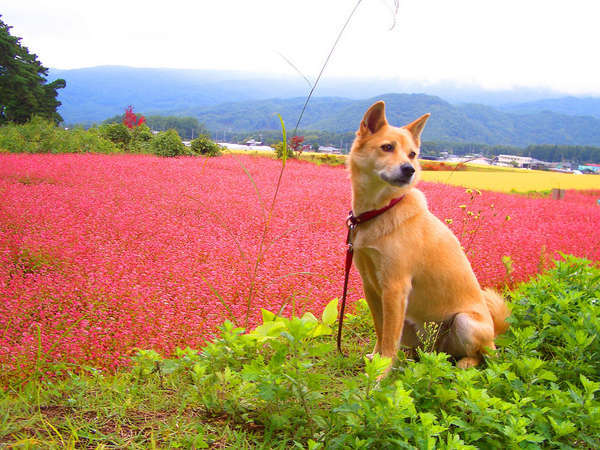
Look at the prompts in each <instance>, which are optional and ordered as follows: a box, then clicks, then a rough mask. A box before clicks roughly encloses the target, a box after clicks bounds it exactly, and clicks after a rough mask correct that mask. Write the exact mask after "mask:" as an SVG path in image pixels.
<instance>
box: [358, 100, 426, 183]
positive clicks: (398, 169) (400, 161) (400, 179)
mask: <svg viewBox="0 0 600 450" xmlns="http://www.w3.org/2000/svg"><path fill="white" fill-rule="evenodd" d="M428 118H429V114H425V115H423V116H421V117H419V118H418V119H417V120H415V121H414V122H411V123H409V124H408V125H405V126H403V127H393V126H391V125H389V124H388V121H387V119H386V117H385V103H384V102H383V101H379V102H377V103H375V104H373V105H372V106H371V107H370V108H369V109H368V110H367V112H366V113H365V115H364V117H363V119H362V121H361V123H360V127H359V129H358V131H357V132H356V139H355V140H354V143H353V144H352V150H351V152H350V170H351V173H352V177H353V178H354V177H355V176H360V177H361V178H363V179H364V177H367V178H368V179H369V182H370V183H372V184H373V185H378V184H381V185H382V187H387V188H395V190H398V189H402V188H405V189H406V188H410V187H412V186H414V185H415V184H416V182H417V181H418V178H419V173H420V171H421V168H420V166H419V161H418V157H419V151H420V146H421V132H422V131H423V128H424V127H425V122H427V119H428Z"/></svg>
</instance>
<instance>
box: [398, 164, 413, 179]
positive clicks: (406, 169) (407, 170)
mask: <svg viewBox="0 0 600 450" xmlns="http://www.w3.org/2000/svg"><path fill="white" fill-rule="evenodd" d="M400 170H402V176H404V177H410V176H412V174H413V173H415V168H414V167H413V166H412V165H410V164H408V163H406V164H402V166H400Z"/></svg>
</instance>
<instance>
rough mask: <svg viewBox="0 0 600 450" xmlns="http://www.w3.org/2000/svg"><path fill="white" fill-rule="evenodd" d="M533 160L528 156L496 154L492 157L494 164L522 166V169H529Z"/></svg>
mask: <svg viewBox="0 0 600 450" xmlns="http://www.w3.org/2000/svg"><path fill="white" fill-rule="evenodd" d="M533 162H534V159H533V158H531V157H529V156H517V155H498V156H496V157H495V158H494V164H496V165H497V166H504V167H522V168H524V169H529V168H531V165H532V164H533Z"/></svg>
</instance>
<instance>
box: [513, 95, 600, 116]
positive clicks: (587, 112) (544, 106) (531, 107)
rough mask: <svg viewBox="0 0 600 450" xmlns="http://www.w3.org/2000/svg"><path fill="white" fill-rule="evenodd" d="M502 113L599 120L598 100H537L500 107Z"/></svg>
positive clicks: (594, 98)
mask: <svg viewBox="0 0 600 450" xmlns="http://www.w3.org/2000/svg"><path fill="white" fill-rule="evenodd" d="M501 109H502V110H503V111H507V112H512V113H517V114H533V113H538V112H544V111H551V112H555V113H559V114H566V115H569V116H591V117H595V118H597V119H600V98H598V97H584V98H578V97H561V98H549V99H542V100H537V101H534V102H526V103H511V104H507V105H502V106H501Z"/></svg>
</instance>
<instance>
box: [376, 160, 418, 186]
mask: <svg viewBox="0 0 600 450" xmlns="http://www.w3.org/2000/svg"><path fill="white" fill-rule="evenodd" d="M414 176H415V168H414V167H413V166H412V165H410V164H402V165H401V166H399V167H396V168H394V169H393V170H391V171H387V170H381V171H380V172H379V177H380V178H381V179H382V180H383V181H385V182H386V183H389V184H391V185H393V186H398V187H402V186H406V185H408V184H410V183H411V182H412V181H413V179H414Z"/></svg>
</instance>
